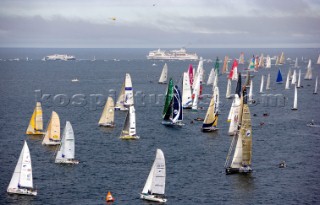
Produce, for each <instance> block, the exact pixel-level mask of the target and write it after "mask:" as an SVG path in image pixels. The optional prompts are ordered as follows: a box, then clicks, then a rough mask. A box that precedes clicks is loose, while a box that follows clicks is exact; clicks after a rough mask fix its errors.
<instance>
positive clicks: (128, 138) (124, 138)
mask: <svg viewBox="0 0 320 205" xmlns="http://www.w3.org/2000/svg"><path fill="white" fill-rule="evenodd" d="M120 139H122V140H137V139H140V137H139V136H131V135H123V136H120Z"/></svg>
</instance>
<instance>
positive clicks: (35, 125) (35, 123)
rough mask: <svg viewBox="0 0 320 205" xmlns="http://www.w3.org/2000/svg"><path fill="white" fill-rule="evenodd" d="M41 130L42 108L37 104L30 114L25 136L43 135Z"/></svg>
mask: <svg viewBox="0 0 320 205" xmlns="http://www.w3.org/2000/svg"><path fill="white" fill-rule="evenodd" d="M42 130H43V120H42V108H41V103H40V102H37V104H36V107H35V109H34V111H33V113H32V116H31V119H30V122H29V126H28V128H27V131H26V134H28V135H35V134H43V132H42Z"/></svg>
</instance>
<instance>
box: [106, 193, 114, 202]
mask: <svg viewBox="0 0 320 205" xmlns="http://www.w3.org/2000/svg"><path fill="white" fill-rule="evenodd" d="M106 201H107V202H114V198H113V197H112V195H111V192H110V191H108V194H107V196H106Z"/></svg>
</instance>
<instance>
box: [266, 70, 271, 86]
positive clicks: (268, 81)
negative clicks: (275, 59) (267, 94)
mask: <svg viewBox="0 0 320 205" xmlns="http://www.w3.org/2000/svg"><path fill="white" fill-rule="evenodd" d="M266 90H270V73H268V77H267V84H266Z"/></svg>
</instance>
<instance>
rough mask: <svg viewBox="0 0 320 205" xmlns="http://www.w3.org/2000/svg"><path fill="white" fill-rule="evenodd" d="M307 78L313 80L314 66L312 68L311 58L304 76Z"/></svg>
mask: <svg viewBox="0 0 320 205" xmlns="http://www.w3.org/2000/svg"><path fill="white" fill-rule="evenodd" d="M304 79H305V80H312V68H311V59H309V62H308V67H307V72H306V74H305V76H304Z"/></svg>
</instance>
